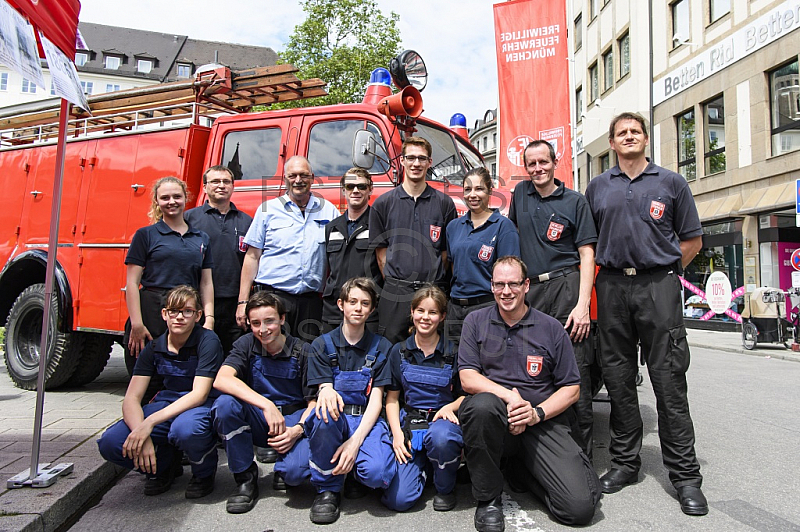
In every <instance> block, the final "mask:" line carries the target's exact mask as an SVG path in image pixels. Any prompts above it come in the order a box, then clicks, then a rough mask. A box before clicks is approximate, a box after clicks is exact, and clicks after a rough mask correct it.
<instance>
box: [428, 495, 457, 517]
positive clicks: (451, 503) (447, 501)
mask: <svg viewBox="0 0 800 532" xmlns="http://www.w3.org/2000/svg"><path fill="white" fill-rule="evenodd" d="M456 502H457V501H456V491H455V490H453V491H451V492H450V493H437V494H436V495H434V496H433V509H434V510H436V511H437V512H449V511H450V510H452V509H453V508H455V507H456Z"/></svg>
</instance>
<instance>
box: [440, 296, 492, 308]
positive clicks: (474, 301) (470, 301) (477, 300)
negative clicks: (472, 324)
mask: <svg viewBox="0 0 800 532" xmlns="http://www.w3.org/2000/svg"><path fill="white" fill-rule="evenodd" d="M450 301H452V302H453V303H454V304H456V305H460V306H462V307H469V306H471V305H480V304H481V303H488V302H489V301H494V296H493V295H488V296H479V297H468V298H466V299H461V298H458V297H451V298H450Z"/></svg>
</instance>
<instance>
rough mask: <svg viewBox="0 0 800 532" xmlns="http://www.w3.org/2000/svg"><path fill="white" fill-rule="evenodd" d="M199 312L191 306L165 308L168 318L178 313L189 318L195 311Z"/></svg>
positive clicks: (175, 316) (174, 316)
mask: <svg viewBox="0 0 800 532" xmlns="http://www.w3.org/2000/svg"><path fill="white" fill-rule="evenodd" d="M198 312H200V311H199V310H195V309H193V308H185V309H178V308H168V309H167V316H169V317H170V318H177V317H178V315H180V314H183V317H184V318H191V317H192V316H194V315H195V314H196V313H198Z"/></svg>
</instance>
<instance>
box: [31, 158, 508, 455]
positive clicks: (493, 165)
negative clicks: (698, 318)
mask: <svg viewBox="0 0 800 532" xmlns="http://www.w3.org/2000/svg"><path fill="white" fill-rule="evenodd" d="M496 175H497V163H492V177H495V176H496ZM28 471H30V469H29V470H28Z"/></svg>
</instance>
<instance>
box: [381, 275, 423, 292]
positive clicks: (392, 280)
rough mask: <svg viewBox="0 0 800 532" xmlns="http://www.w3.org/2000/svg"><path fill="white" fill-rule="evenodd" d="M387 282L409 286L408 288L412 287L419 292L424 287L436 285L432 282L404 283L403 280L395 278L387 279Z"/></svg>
mask: <svg viewBox="0 0 800 532" xmlns="http://www.w3.org/2000/svg"><path fill="white" fill-rule="evenodd" d="M386 281H387V282H389V281H391V282H393V283H394V284H396V285H398V286H408V287H410V288H412V289H414V290H419V289H420V288H422V287H424V286H428V285H432V284H434V283H432V282H430V281H404V280H403V279H396V278H394V277H387V278H386Z"/></svg>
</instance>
